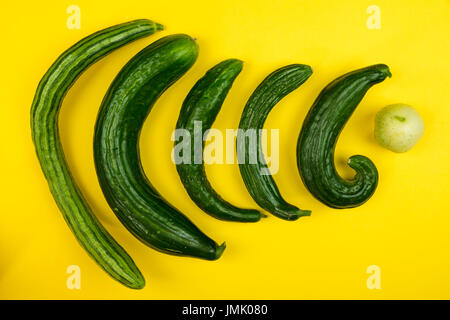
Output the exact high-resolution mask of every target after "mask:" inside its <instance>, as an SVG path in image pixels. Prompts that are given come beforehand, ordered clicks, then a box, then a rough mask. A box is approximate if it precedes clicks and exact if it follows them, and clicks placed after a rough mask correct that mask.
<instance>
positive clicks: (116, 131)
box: [94, 35, 225, 260]
mask: <svg viewBox="0 0 450 320" xmlns="http://www.w3.org/2000/svg"><path fill="white" fill-rule="evenodd" d="M197 55H198V47H197V44H196V43H195V41H194V40H193V39H192V38H190V37H189V36H187V35H171V36H167V37H164V38H161V39H159V40H158V41H156V42H154V43H152V44H151V45H150V46H148V47H146V48H145V49H143V50H142V51H141V52H139V53H138V54H137V55H136V56H135V57H133V58H132V59H131V60H130V61H129V62H128V63H127V64H126V65H125V66H124V67H123V69H122V70H121V71H120V73H119V74H118V75H117V76H116V78H115V79H114V81H113V83H112V84H111V86H110V88H109V89H108V92H107V93H106V95H105V98H104V100H103V102H102V106H101V108H100V112H99V115H98V118H97V123H96V127H95V137H94V156H95V165H96V168H97V174H98V178H99V181H100V185H101V187H102V190H103V193H104V195H105V197H106V200H107V201H108V203H109V205H110V207H111V208H112V210H113V211H114V213H115V214H116V215H117V217H118V218H119V219H120V221H121V222H122V223H123V224H124V225H125V227H127V229H128V230H130V232H131V233H133V234H134V235H135V236H136V237H137V238H138V239H140V240H141V241H142V242H143V243H145V244H147V245H148V246H150V247H152V248H154V249H156V250H159V251H161V252H165V253H169V254H174V255H182V256H192V257H198V258H203V259H208V260H215V259H217V258H219V257H220V255H221V254H222V251H223V250H224V249H225V244H223V245H221V246H219V245H217V244H216V243H215V242H214V241H213V240H211V239H210V238H208V237H207V236H206V235H205V234H203V233H202V232H201V231H200V230H199V229H198V228H197V227H196V226H195V225H194V224H193V223H192V222H191V221H190V220H189V219H188V218H187V217H186V216H184V215H183V214H182V213H181V212H179V211H178V210H177V209H175V208H174V207H172V206H171V205H170V204H169V203H168V202H167V201H166V200H165V199H164V198H163V197H162V196H161V195H160V194H159V193H158V191H157V190H156V189H155V188H154V187H153V186H152V185H151V184H150V182H149V181H148V179H147V177H146V176H145V173H144V170H143V169H142V165H141V161H140V154H139V134H140V132H141V128H142V125H143V124H144V121H145V119H146V118H147V116H148V114H149V112H150V110H151V108H152V107H153V105H154V104H155V102H156V100H157V99H158V98H159V96H160V95H161V94H162V93H163V92H164V91H165V90H166V89H167V88H168V87H170V85H172V84H173V83H174V82H175V81H176V80H178V79H179V78H180V77H181V76H182V75H183V74H184V73H185V72H186V71H187V70H189V68H190V67H191V66H192V65H193V64H194V62H195V60H196V59H197ZM156 155H157V154H156Z"/></svg>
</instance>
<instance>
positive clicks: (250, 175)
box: [236, 64, 312, 220]
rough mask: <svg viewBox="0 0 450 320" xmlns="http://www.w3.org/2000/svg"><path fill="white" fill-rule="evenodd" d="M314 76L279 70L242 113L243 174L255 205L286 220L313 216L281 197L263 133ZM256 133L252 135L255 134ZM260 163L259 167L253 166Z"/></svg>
mask: <svg viewBox="0 0 450 320" xmlns="http://www.w3.org/2000/svg"><path fill="white" fill-rule="evenodd" d="M311 74H312V69H311V67H309V66H307V65H302V64H292V65H288V66H285V67H282V68H280V69H277V70H275V71H274V72H272V73H271V74H270V75H268V76H267V77H266V78H265V79H264V80H263V82H261V84H260V85H259V86H258V87H257V88H256V89H255V91H254V92H253V94H252V95H251V96H250V98H249V99H248V101H247V104H246V105H245V108H244V111H243V112H242V116H241V121H240V123H239V129H240V130H239V131H238V136H237V143H236V144H237V152H238V159H239V157H241V159H242V160H241V161H240V163H239V170H240V171H241V176H242V179H243V180H244V183H245V186H246V187H247V190H248V191H249V193H250V195H251V196H252V198H253V199H254V200H255V202H256V203H257V204H258V205H259V206H260V207H261V208H263V209H265V210H267V211H268V212H270V213H272V214H274V215H275V216H277V217H279V218H281V219H285V220H297V219H298V218H299V217H301V216H309V215H310V213H311V212H310V211H308V210H301V209H299V208H297V207H296V206H294V205H292V204H290V203H287V202H286V201H285V200H284V199H283V197H282V196H281V194H280V192H279V190H278V187H277V185H276V184H275V181H274V180H273V178H272V175H270V174H263V173H265V172H267V171H268V167H267V164H266V162H265V161H264V159H263V157H262V154H263V151H262V144H261V136H260V132H261V130H262V129H263V126H264V122H265V120H266V118H267V116H268V114H269V112H270V111H271V110H272V109H273V107H275V105H276V104H277V103H278V102H279V101H280V100H281V99H282V98H283V97H285V96H286V95H288V94H289V93H290V92H292V91H293V90H295V89H297V88H298V87H299V86H300V85H302V84H303V83H304V82H305V81H306V80H307V79H308V78H309V77H310V76H311ZM249 130H253V133H254V134H255V136H256V137H257V138H256V145H255V146H252V143H251V140H250V138H251V135H249V136H247V133H248V132H249ZM251 132H252V131H250V133H251ZM251 159H257V160H259V161H257V162H256V163H250V162H251Z"/></svg>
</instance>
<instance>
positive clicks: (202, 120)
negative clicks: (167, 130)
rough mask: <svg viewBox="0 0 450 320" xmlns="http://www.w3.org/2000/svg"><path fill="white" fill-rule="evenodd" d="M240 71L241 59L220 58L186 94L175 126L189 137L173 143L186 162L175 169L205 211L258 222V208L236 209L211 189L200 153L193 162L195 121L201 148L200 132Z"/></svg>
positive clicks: (229, 219)
mask: <svg viewBox="0 0 450 320" xmlns="http://www.w3.org/2000/svg"><path fill="white" fill-rule="evenodd" d="M241 70H242V61H240V60H236V59H229V60H225V61H222V62H220V63H219V64H217V65H216V66H214V67H213V68H211V69H210V70H208V72H207V73H206V74H205V76H203V77H202V78H201V79H200V80H199V81H198V82H197V83H196V84H195V85H194V87H193V88H192V89H191V91H190V92H189V94H188V95H187V97H186V99H185V100H184V102H183V106H182V107H181V111H180V115H179V117H178V122H177V126H176V129H177V130H187V132H188V133H189V137H188V138H189V139H186V138H185V136H184V135H183V136H182V137H183V140H182V141H180V142H178V143H176V144H177V148H180V149H181V151H180V154H179V155H177V156H179V157H180V158H181V157H182V158H183V159H184V158H186V159H188V163H184V162H182V161H178V163H177V171H178V175H179V176H180V179H181V182H182V183H183V185H184V188H185V189H186V191H187V193H188V194H189V196H190V197H191V199H192V200H193V201H194V202H195V203H196V204H197V206H199V207H200V208H201V209H202V210H203V211H205V212H206V213H208V214H210V215H211V216H213V217H215V218H217V219H221V220H227V221H240V222H255V221H259V219H260V218H261V216H262V215H261V213H259V211H257V210H252V209H242V208H238V207H236V206H234V205H232V204H231V203H229V202H227V201H225V200H224V199H223V198H222V197H221V196H220V195H219V194H217V192H216V191H215V190H214V189H213V188H212V186H211V184H210V183H209V181H208V178H207V177H206V172H205V167H204V164H203V157H202V155H203V152H202V154H201V155H200V157H198V158H200V160H201V161H196V157H197V156H196V154H195V151H196V148H195V147H194V144H195V141H197V140H198V139H196V138H195V135H196V134H198V133H197V132H196V131H197V130H196V122H197V123H199V124H200V125H201V132H200V135H201V136H200V138H201V141H202V148H201V150H203V148H204V146H205V142H204V140H203V134H204V133H205V132H206V131H207V130H209V129H210V128H211V126H212V124H213V123H214V120H215V119H216V117H217V114H218V113H219V111H220V108H221V107H222V104H223V101H224V100H225V97H226V95H227V93H228V91H229V90H230V89H231V86H232V85H233V82H234V80H235V79H236V77H237V76H238V75H239V73H240V72H241ZM185 147H186V148H185ZM185 149H188V150H190V154H189V156H188V157H185V155H184V154H183V152H184V150H185ZM196 162H199V163H196Z"/></svg>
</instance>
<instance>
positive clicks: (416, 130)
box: [375, 103, 424, 152]
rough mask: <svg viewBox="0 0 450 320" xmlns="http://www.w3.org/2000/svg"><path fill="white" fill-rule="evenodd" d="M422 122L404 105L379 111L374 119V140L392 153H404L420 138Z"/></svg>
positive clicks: (411, 109) (422, 130)
mask: <svg viewBox="0 0 450 320" xmlns="http://www.w3.org/2000/svg"><path fill="white" fill-rule="evenodd" d="M423 132H424V124H423V120H422V118H421V117H420V114H419V113H418V112H417V111H416V110H415V109H414V108H413V107H411V106H408V105H406V104H400V103H399V104H393V105H390V106H387V107H384V108H383V109H381V110H380V111H379V112H378V113H377V115H376V117H375V139H376V140H377V142H378V143H379V144H380V145H381V146H383V147H385V148H387V149H389V150H391V151H394V152H406V151H408V150H410V149H411V148H412V147H414V145H415V144H416V143H417V142H418V141H419V140H420V138H422V136H423Z"/></svg>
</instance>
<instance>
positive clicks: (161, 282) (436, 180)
mask: <svg viewBox="0 0 450 320" xmlns="http://www.w3.org/2000/svg"><path fill="white" fill-rule="evenodd" d="M113 3H114V4H113ZM72 4H75V5H78V6H79V7H80V9H81V29H80V30H69V29H68V28H67V27H66V20H67V18H68V16H69V14H67V13H66V9H67V7H68V6H69V5H72ZM373 4H375V5H378V6H379V7H380V9H381V27H382V28H381V29H380V30H369V29H368V28H367V27H366V20H367V18H368V17H369V15H368V14H367V13H366V9H367V7H368V6H369V5H373ZM136 18H149V19H153V20H155V21H157V22H160V23H162V24H164V25H165V26H166V30H165V31H163V32H160V33H158V34H155V35H153V36H151V37H149V38H145V39H143V40H139V41H137V42H135V43H133V44H130V45H128V46H126V47H124V48H122V49H120V50H117V51H116V52H114V53H113V54H111V55H110V56H108V57H106V58H104V59H103V60H101V61H100V62H98V63H96V64H95V65H94V66H92V67H91V68H90V69H89V70H88V71H87V72H86V73H85V74H84V75H83V76H82V77H81V78H80V79H79V80H78V81H77V82H76V84H75V85H74V87H73V88H72V89H71V90H70V92H69V93H68V95H67V97H66V99H65V101H64V104H63V107H62V111H61V118H60V119H61V121H60V127H61V136H62V141H63V146H64V149H65V152H66V156H67V159H68V160H69V164H70V167H71V169H72V170H73V174H74V176H75V177H76V180H77V181H78V183H79V185H80V186H81V188H82V190H84V194H85V195H86V197H87V199H88V200H89V203H90V204H91V205H92V208H93V209H94V212H95V213H96V215H97V216H98V217H99V219H100V220H101V221H102V223H103V224H104V225H105V227H106V228H107V229H108V230H109V231H110V232H111V233H112V234H113V236H114V237H115V238H116V239H117V240H118V242H119V243H120V244H122V245H123V246H124V247H125V248H126V250H127V251H128V252H129V253H130V255H131V256H132V257H133V259H134V260H135V262H136V264H137V265H138V266H139V268H140V269H141V270H142V272H143V274H144V276H145V277H146V280H147V286H146V287H145V288H144V289H143V290H141V291H134V290H131V289H127V288H125V287H123V286H121V285H120V284H119V283H117V282H115V281H114V280H112V279H110V278H109V277H108V276H107V275H106V274H105V273H104V272H103V271H102V270H101V269H100V268H99V267H98V266H96V265H95V263H94V262H93V261H92V260H91V259H90V258H89V257H88V255H87V254H86V253H85V252H84V251H83V250H82V249H81V247H80V246H79V245H78V244H77V242H76V241H75V238H74V236H73V235H72V234H71V233H70V231H69V229H68V228H67V226H66V225H65V222H64V221H63V218H62V216H61V214H60V213H59V211H58V209H57V207H56V205H55V203H54V201H53V199H52V197H51V195H50V192H49V190H48V187H47V185H46V182H45V180H44V177H43V174H42V172H41V171H40V167H39V164H38V162H37V159H36V157H35V154H34V149H33V145H32V142H31V138H30V127H29V109H30V105H31V101H32V98H33V95H34V91H35V89H36V86H37V84H38V81H39V80H40V78H41V77H42V75H43V74H44V73H45V71H46V70H47V68H48V67H49V66H50V65H51V63H52V62H53V61H54V60H55V59H56V58H57V56H58V55H59V54H60V53H62V52H63V51H64V50H65V49H67V48H68V47H69V46H71V45H72V44H73V43H75V42H76V41H78V40H79V39H81V38H82V37H84V36H86V35H88V34H90V33H92V32H94V31H96V30H99V29H102V28H104V27H107V26H110V25H113V24H117V23H121V22H124V21H127V20H131V19H136ZM0 23H1V24H2V26H1V30H2V50H1V51H0V61H1V62H0V63H1V71H2V75H1V77H0V88H1V92H2V94H1V96H2V99H1V116H0V144H1V147H0V168H1V172H2V174H1V184H0V195H1V209H0V298H4V299H13V298H40V299H47V298H64V299H66V298H67V299H81V298H99V299H103V298H126V299H128V298H132V299H208V298H212V299H216V298H219V299H231V298H234V299H241V298H243V299H248V298H250V299H251V298H255V299H317V298H318V299H331V298H343V299H347V298H351V299H393V298H425V299H428V298H433V299H443V298H445V299H449V298H450V272H449V271H450V232H449V228H450V195H449V187H450V128H449V125H450V121H449V118H450V114H449V108H450V104H449V102H450V62H449V58H450V40H449V34H450V1H444V0H440V1H439V0H432V1H419V0H407V1H406V0H397V1H386V0H371V1H348V0H345V1H343V0H341V1H325V0H320V1H318V0H295V1H287V0H278V1H275V0H272V1H256V0H252V1H242V0H229V1H194V0H191V1H179V0H171V1H132V0H127V1H115V2H111V1H104V0H103V1H84V0H74V1H44V0H43V1H38V2H36V1H28V2H27V1H26V2H21V1H6V4H5V1H3V2H2V17H1V22H0ZM173 33H187V34H189V35H191V36H193V37H196V38H197V39H198V44H199V46H200V55H199V58H198V61H197V62H196V64H195V65H194V67H193V68H192V69H191V70H190V71H189V72H188V73H187V74H186V75H185V76H184V77H183V78H182V79H181V80H180V81H178V82H177V83H176V84H175V85H174V86H173V87H171V88H170V89H169V90H168V91H167V92H166V93H165V94H164V95H163V96H162V97H161V99H160V100H159V101H158V102H157V104H156V106H155V108H154V109H153V111H152V113H151V115H150V117H149V119H148V120H147V122H146V124H145V126H144V128H143V132H142V136H141V149H142V157H143V165H144V167H145V170H146V172H147V174H148V176H149V178H150V180H151V181H152V183H153V184H154V185H155V186H156V187H157V188H158V189H159V190H160V192H161V193H162V194H163V195H164V196H165V197H166V198H167V199H168V200H169V201H170V202H171V203H173V204H174V205H175V206H176V207H177V208H179V209H180V210H181V211H182V212H184V213H186V214H187V215H188V216H189V217H190V218H191V219H192V220H193V221H194V222H195V223H196V224H197V225H198V226H199V227H200V228H201V229H202V230H203V231H204V232H205V233H207V234H208V235H210V236H211V237H212V238H214V239H215V240H216V241H218V242H221V241H223V240H226V242H227V250H226V251H225V253H224V255H223V257H222V258H221V259H220V260H218V261H215V262H209V261H202V260H196V259H192V258H180V257H174V256H169V255H164V254H161V253H158V252H156V251H154V250H152V249H149V248H147V247H146V246H145V245H143V244H142V243H140V242H139V241H138V240H136V239H135V238H134V237H133V236H132V235H130V234H129V233H128V232H127V231H126V229H125V228H124V227H123V226H122V225H121V224H120V223H119V221H118V220H117V219H116V217H115V216H114V215H113V213H112V212H111V210H110V209H109V207H108V205H107V203H106V201H105V199H104V198H103V195H102V193H101V190H100V187H99V185H98V182H97V178H96V175H95V169H94V164H93V155H92V139H93V127H94V123H95V119H96V114H97V111H98V108H99V105H100V102H101V100H102V97H103V95H104V93H105V92H106V90H107V88H108V86H109V84H110V83H111V81H112V80H113V78H114V76H115V75H116V74H117V72H118V71H119V70H120V68H121V67H122V66H123V65H124V64H125V63H126V62H127V61H128V60H129V59H130V58H131V57H132V56H133V55H134V54H136V53H137V52H138V51H139V50H140V49H142V48H143V47H145V46H146V45H148V44H149V43H151V42H153V41H154V40H156V39H158V38H160V37H162V36H165V35H168V34H173ZM227 58H239V59H242V60H244V61H245V65H244V70H243V72H242V73H241V75H240V76H239V77H238V79H237V80H236V82H235V85H234V87H233V88H232V90H231V92H230V94H229V96H228V98H227V100H226V101H225V104H224V106H223V109H222V112H221V113H220V115H219V116H218V118H217V121H216V123H215V125H214V127H215V128H218V129H222V130H225V129H226V128H236V127H237V125H238V122H239V118H240V114H241V112H242V109H243V107H244V104H245V102H246V100H247V99H248V97H249V96H250V94H251V93H252V91H253V90H254V88H255V87H256V86H257V85H258V83H259V82H260V81H261V80H262V79H263V78H264V77H265V76H266V75H267V74H268V73H270V72H271V71H273V70H275V69H276V68H278V67H280V66H282V65H285V64H289V63H304V64H309V65H311V66H312V67H313V69H314V74H313V75H312V77H311V78H310V79H309V80H308V81H307V82H306V83H305V84H304V85H302V86H301V87H300V88H299V89H298V90H296V91H295V92H293V93H292V94H290V95H289V96H287V97H286V98H285V99H284V100H282V102H280V103H279V104H278V105H277V106H276V108H275V109H274V110H273V112H272V113H271V114H270V116H269V118H268V120H267V123H266V128H279V129H280V170H279V172H278V174H276V176H275V180H276V181H277V183H278V186H279V188H280V191H281V193H282V194H283V195H284V197H285V198H286V199H287V200H288V201H290V202H291V203H293V204H296V205H298V206H300V207H301V208H304V209H311V210H312V216H311V217H305V218H301V219H299V220H298V221H296V222H286V221H282V220H280V219H277V218H275V217H273V216H270V217H269V218H268V219H265V220H264V221H261V222H260V223H256V224H239V223H227V222H222V221H218V220H215V219H213V218H211V217H210V216H208V215H207V214H205V213H203V212H202V211H201V210H200V209H198V208H197V207H196V206H195V205H194V203H193V202H192V201H191V200H190V199H189V197H188V196H187V193H186V192H185V191H184V189H183V186H182V184H181V182H180V180H179V178H178V176H177V173H176V169H175V165H174V164H173V163H172V162H171V160H170V152H171V148H172V145H173V143H172V142H171V141H170V135H171V133H172V130H173V128H174V127H175V123H176V120H177V117H178V112H179V109H180V106H181V103H182V101H183V99H184V97H185V96H186V94H187V92H188V91H189V90H190V88H191V87H192V86H193V84H194V83H195V82H196V81H197V80H198V79H199V77H201V76H202V75H203V74H204V73H205V72H206V70H207V69H209V68H210V67H212V66H213V65H215V64H216V63H218V62H219V61H221V60H223V59H227ZM374 63H386V64H388V65H389V66H390V68H391V71H392V74H393V77H392V78H391V79H386V80H385V81H384V82H383V83H381V84H378V85H376V86H374V87H373V88H372V89H371V90H370V91H369V92H368V94H367V95H366V97H365V98H364V100H363V101H362V103H361V105H360V106H359V107H358V109H357V110H356V112H355V113H354V115H353V117H352V118H351V119H350V121H349V123H348V124H347V126H346V127H345V129H344V131H343V133H342V135H341V137H340V140H339V142H338V146H337V150H336V156H337V158H336V161H337V163H338V164H339V170H340V171H341V172H342V173H343V175H344V176H346V177H351V174H352V173H351V170H350V169H348V168H346V167H345V165H343V163H344V162H345V159H347V158H348V157H349V156H351V155H353V154H364V155H367V156H368V157H370V158H371V159H372V160H373V161H374V163H375V164H376V165H377V167H378V170H379V174H380V183H379V187H378V189H377V191H376V193H375V195H374V196H373V197H372V198H371V199H370V200H369V201H368V202H367V203H366V204H365V205H363V206H361V207H359V208H356V209H351V210H341V211H339V210H334V209H330V208H328V207H326V206H324V205H323V204H321V203H319V202H318V201H317V200H315V199H314V198H313V197H312V196H311V195H310V194H309V193H308V192H307V190H306V189H305V187H304V186H303V184H302V182H301V179H300V176H299V174H298V171H297V167H296V158H295V147H296V141H297V136H298V133H299V131H300V128H301V125H302V121H303V118H304V116H305V114H306V112H307V111H308V109H309V107H310V106H311V104H312V102H313V101H314V99H315V98H316V96H317V95H318V93H319V92H320V90H321V89H322V88H323V87H324V86H325V85H326V84H327V83H328V82H330V81H331V80H333V79H334V78H336V77H337V76H339V75H341V74H343V73H345V72H348V71H350V70H353V69H356V68H360V67H364V66H367V65H370V64H374ZM397 102H403V103H407V104H411V105H413V106H415V107H416V108H417V110H418V111H419V112H420V114H421V115H422V117H423V119H424V121H425V127H426V128H425V135H424V137H423V138H422V140H421V141H420V142H419V143H418V144H417V145H416V146H415V147H414V148H413V149H412V150H411V151H410V152H408V153H405V154H394V153H392V152H390V151H388V150H386V149H383V148H381V147H379V146H378V145H377V144H376V142H375V140H374V139H373V137H372V135H373V119H374V115H375V113H376V112H377V111H378V110H379V109H380V108H381V107H383V106H385V105H387V104H391V103H397ZM207 172H208V175H209V178H210V180H211V181H212V183H213V185H214V187H215V188H216V189H217V191H218V192H219V193H220V194H222V195H223V197H224V198H225V199H227V200H229V201H231V202H232V203H234V204H236V205H239V206H242V207H254V208H256V204H255V203H254V202H253V200H252V199H251V197H250V196H249V194H248V193H247V191H246V190H245V187H244V184H243V182H242V180H241V177H240V174H239V170H238V167H237V165H211V166H208V168H207ZM69 265H78V266H80V268H81V289H80V290H69V289H68V288H67V287H66V280H67V277H68V276H69V275H68V274H67V273H66V269H67V267H68V266H69ZM369 265H377V266H379V267H380V269H381V289H379V290H369V289H368V288H367V286H366V280H367V277H368V276H369V275H368V274H367V273H366V269H367V267H368V266H369Z"/></svg>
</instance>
